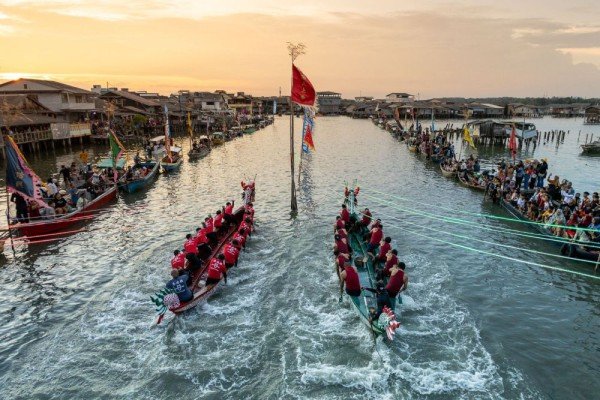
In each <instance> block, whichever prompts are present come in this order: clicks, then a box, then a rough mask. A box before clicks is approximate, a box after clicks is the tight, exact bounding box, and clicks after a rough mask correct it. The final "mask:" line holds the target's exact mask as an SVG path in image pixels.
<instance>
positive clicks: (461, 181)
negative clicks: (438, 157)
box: [457, 173, 485, 192]
mask: <svg viewBox="0 0 600 400" xmlns="http://www.w3.org/2000/svg"><path fill="white" fill-rule="evenodd" d="M457 176H458V180H459V182H460V183H461V184H462V185H463V186H466V187H468V188H471V189H475V190H479V191H481V192H483V191H485V186H479V185H474V184H472V183H470V182H467V181H466V180H465V179H464V178H463V177H462V175H461V174H460V173H458V174H457Z"/></svg>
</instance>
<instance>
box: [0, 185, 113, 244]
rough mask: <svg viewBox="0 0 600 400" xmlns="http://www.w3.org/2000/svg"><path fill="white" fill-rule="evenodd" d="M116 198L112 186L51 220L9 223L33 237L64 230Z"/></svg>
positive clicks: (22, 232)
mask: <svg viewBox="0 0 600 400" xmlns="http://www.w3.org/2000/svg"><path fill="white" fill-rule="evenodd" d="M116 198H117V187H116V186H113V187H111V188H110V189H108V190H107V191H106V192H104V193H102V194H101V195H100V196H98V197H97V198H95V199H94V200H92V201H91V202H89V203H88V204H87V205H86V207H84V208H82V209H81V210H77V211H75V212H72V213H70V214H67V215H64V216H62V217H58V218H55V219H53V220H44V221H38V222H30V223H27V224H15V225H11V226H10V227H11V228H14V229H18V230H19V232H20V233H21V235H23V236H28V237H35V236H40V235H45V234H48V233H55V232H60V231H64V230H66V229H67V228H69V227H71V226H73V225H75V224H77V223H80V222H83V221H85V220H86V219H87V218H88V217H89V218H90V219H91V218H93V216H92V214H93V213H92V212H93V211H95V210H97V209H99V208H101V207H104V206H105V205H106V204H108V203H110V202H111V201H113V200H115V199H116Z"/></svg>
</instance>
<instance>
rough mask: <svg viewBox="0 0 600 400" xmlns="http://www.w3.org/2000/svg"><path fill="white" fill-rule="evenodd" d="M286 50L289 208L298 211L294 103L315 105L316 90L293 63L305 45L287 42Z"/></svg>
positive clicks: (308, 105) (307, 105) (305, 105)
mask: <svg viewBox="0 0 600 400" xmlns="http://www.w3.org/2000/svg"><path fill="white" fill-rule="evenodd" d="M287 47H288V51H289V55H290V57H291V59H292V86H291V91H290V166H291V173H290V178H291V195H292V198H291V209H292V212H294V213H295V212H297V211H298V202H297V200H296V183H295V181H294V170H295V168H294V103H295V104H298V105H300V106H304V107H313V108H314V106H315V100H316V92H315V88H314V87H313V85H312V83H310V81H309V80H308V78H307V77H306V76H305V75H304V74H303V73H302V71H300V70H299V69H298V68H297V67H296V66H295V65H294V61H295V60H296V58H298V57H299V56H300V55H302V54H304V53H305V49H306V46H304V44H302V43H298V44H293V43H290V42H288V46H287Z"/></svg>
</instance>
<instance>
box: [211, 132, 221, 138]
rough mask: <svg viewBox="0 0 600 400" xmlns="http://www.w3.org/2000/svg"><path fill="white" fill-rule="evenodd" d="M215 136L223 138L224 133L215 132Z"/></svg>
mask: <svg viewBox="0 0 600 400" xmlns="http://www.w3.org/2000/svg"><path fill="white" fill-rule="evenodd" d="M212 135H213V136H217V137H223V132H213V134H212Z"/></svg>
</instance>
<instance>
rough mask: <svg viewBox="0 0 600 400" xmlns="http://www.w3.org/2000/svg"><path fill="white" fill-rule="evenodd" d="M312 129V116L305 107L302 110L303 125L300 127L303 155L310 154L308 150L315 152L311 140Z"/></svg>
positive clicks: (313, 121)
mask: <svg viewBox="0 0 600 400" xmlns="http://www.w3.org/2000/svg"><path fill="white" fill-rule="evenodd" d="M314 127H315V120H314V114H313V112H312V111H311V110H310V109H309V108H308V107H306V108H305V109H304V124H303V126H302V151H303V152H304V153H310V150H312V151H315V144H314V142H313V138H312V133H313V129H314Z"/></svg>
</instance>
